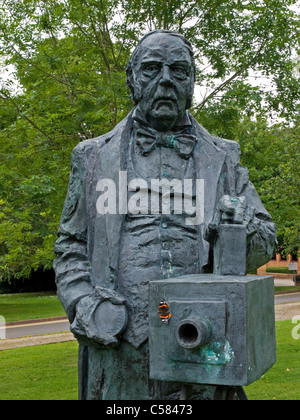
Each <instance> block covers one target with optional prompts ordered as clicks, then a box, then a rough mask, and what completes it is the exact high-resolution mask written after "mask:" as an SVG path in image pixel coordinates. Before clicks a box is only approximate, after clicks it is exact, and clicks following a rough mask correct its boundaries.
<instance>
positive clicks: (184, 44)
mask: <svg viewBox="0 0 300 420" xmlns="http://www.w3.org/2000/svg"><path fill="white" fill-rule="evenodd" d="M126 73H127V79H126V80H127V84H128V85H129V87H130V90H131V94H132V99H133V100H134V102H135V104H138V106H139V108H140V110H141V112H142V113H143V115H144V117H145V118H146V119H147V120H148V121H149V122H150V124H151V126H152V127H153V128H155V129H157V130H160V131H166V130H170V129H171V128H172V127H174V125H175V124H176V123H177V122H178V121H179V120H180V119H181V118H182V117H183V115H184V113H185V110H186V109H188V108H189V107H190V106H191V103H192V98H193V92H194V81H195V61H194V56H193V51H192V46H191V44H190V43H189V42H188V41H187V40H186V39H185V38H184V37H183V36H182V35H180V34H177V33H176V32H170V31H164V30H158V31H153V32H150V33H148V34H147V35H145V36H144V37H143V38H142V39H141V40H140V42H139V43H138V45H137V47H136V49H135V50H134V52H133V54H132V56H131V57H130V60H129V64H128V66H127V69H126Z"/></svg>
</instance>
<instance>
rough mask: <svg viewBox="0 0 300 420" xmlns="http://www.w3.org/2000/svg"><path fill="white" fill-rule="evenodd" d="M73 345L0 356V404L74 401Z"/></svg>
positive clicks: (74, 357)
mask: <svg viewBox="0 0 300 420" xmlns="http://www.w3.org/2000/svg"><path fill="white" fill-rule="evenodd" d="M77 349H78V344H77V341H70V342H66V343H58V344H48V345H43V346H34V347H22V348H18V349H11V350H5V351H1V352H0V400H76V399H77V395H78V391H77V357H78V355H77Z"/></svg>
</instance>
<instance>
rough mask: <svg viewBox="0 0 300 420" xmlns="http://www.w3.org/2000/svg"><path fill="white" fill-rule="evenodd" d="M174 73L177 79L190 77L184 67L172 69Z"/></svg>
mask: <svg viewBox="0 0 300 420" xmlns="http://www.w3.org/2000/svg"><path fill="white" fill-rule="evenodd" d="M172 72H173V74H174V76H175V77H178V78H179V79H184V78H186V77H187V76H188V74H187V71H186V69H185V68H184V67H178V66H176V67H172Z"/></svg>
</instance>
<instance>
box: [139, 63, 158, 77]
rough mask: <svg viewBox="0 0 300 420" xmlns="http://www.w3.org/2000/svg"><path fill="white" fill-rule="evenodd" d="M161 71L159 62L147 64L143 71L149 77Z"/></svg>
mask: <svg viewBox="0 0 300 420" xmlns="http://www.w3.org/2000/svg"><path fill="white" fill-rule="evenodd" d="M159 71H160V66H159V65H158V64H146V65H144V66H143V73H144V74H145V75H146V76H149V77H151V76H155V75H156V73H158V72H159Z"/></svg>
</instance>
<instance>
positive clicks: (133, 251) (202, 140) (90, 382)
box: [54, 30, 276, 400]
mask: <svg viewBox="0 0 300 420" xmlns="http://www.w3.org/2000/svg"><path fill="white" fill-rule="evenodd" d="M194 81H195V64H194V56H193V51H192V47H191V44H190V43H189V42H188V41H187V40H186V39H185V38H184V37H183V36H181V35H180V34H177V33H174V32H170V31H164V30H158V31H154V32H151V33H149V34H147V35H146V36H144V37H143V38H142V39H141V41H140V42H139V43H138V45H137V47H136V49H135V50H134V52H133V54H132V56H131V58H130V62H129V65H128V67H127V83H128V85H129V87H130V90H131V93H132V98H133V101H134V103H135V107H134V108H133V110H132V111H131V112H130V114H129V115H128V116H127V117H126V118H125V119H124V120H123V121H121V122H120V123H119V124H118V125H117V126H116V127H115V128H114V129H113V130H112V131H111V132H110V133H108V134H104V135H102V136H100V137H97V138H94V139H91V140H85V141H83V142H81V143H79V144H78V145H77V146H76V147H75V149H74V151H73V155H72V172H71V175H70V183H69V190H68V194H67V198H66V201H65V206H64V210H63V214H62V218H61V223H60V228H59V238H58V240H57V242H56V245H55V252H56V256H57V258H56V260H55V263H54V267H55V271H56V279H57V288H58V296H59V298H60V300H61V302H62V304H63V306H64V308H65V310H66V312H67V315H68V318H69V320H70V323H71V330H72V331H73V333H74V335H75V336H76V337H77V338H78V341H79V344H80V347H79V397H80V398H81V399H119V400H122V399H136V400H140V399H166V398H176V395H177V394H176V391H178V390H179V389H180V385H178V384H173V383H169V384H166V383H162V382H158V381H153V380H150V379H149V377H148V342H147V340H148V315H147V309H148V308H147V306H148V303H147V302H148V282H149V281H150V280H158V279H165V278H171V277H178V276H182V275H185V274H197V273H203V272H209V271H210V267H211V254H212V253H211V250H212V249H211V248H212V246H211V244H213V240H214V235H215V234H216V232H217V229H218V224H219V223H222V222H223V221H224V220H226V222H227V223H230V222H234V223H241V224H244V225H246V228H247V268H248V270H253V269H256V268H257V267H259V266H261V265H262V264H264V263H265V262H267V261H268V260H269V259H270V257H271V256H272V253H273V250H274V246H275V242H276V228H275V226H274V224H273V222H272V219H271V217H270V215H269V214H268V212H267V211H266V210H265V208H264V207H263V205H262V203H261V201H260V199H259V197H258V195H257V193H256V191H255V189H254V187H253V185H252V184H251V183H250V182H249V179H248V171H247V170H246V169H245V168H244V167H242V166H240V162H239V157H240V149H239V145H238V144H237V143H236V142H234V141H229V140H224V139H221V138H217V137H214V136H211V135H210V134H209V133H208V132H207V131H206V130H205V129H204V128H203V127H201V126H200V125H199V124H198V123H197V122H196V121H195V120H194V119H193V117H192V116H191V114H190V113H189V112H188V111H187V110H188V109H189V107H190V106H191V103H192V97H193V87H194ZM153 180H156V181H157V180H158V182H153ZM174 180H176V182H173V183H172V181H174ZM187 180H189V181H190V182H187ZM197 180H202V184H199V185H201V186H202V189H201V188H198V189H197ZM163 181H165V183H166V182H167V181H168V182H169V186H170V189H169V195H168V194H164V193H163V185H165V184H164V183H163ZM185 181H186V182H185ZM159 182H161V184H159ZM105 183H106V184H105ZM104 185H105V186H106V187H105V188H104ZM178 185H179V186H182V188H183V189H184V187H187V186H190V187H189V188H188V189H187V190H185V191H184V197H185V198H186V197H189V198H190V206H188V205H185V206H181V204H182V200H177V204H176V203H175V201H176V200H175V198H176V193H178V191H177V190H176V188H177V187H176V186H178ZM195 186H196V187H195ZM109 187H111V189H110V193H109V194H107V191H108V189H109ZM127 187H128V188H127ZM124 191H125V193H124ZM199 191H202V197H200V198H199V197H198V196H197V192H199ZM113 193H115V194H113ZM105 194H106V195H105ZM113 195H115V197H113ZM179 195H180V194H179ZM103 197H104V198H106V202H105V200H104V198H103ZM124 197H125V198H124ZM154 198H156V199H157V200H156V201H155V199H154ZM171 198H172V199H173V201H172V199H171ZM101 200H102V201H101ZM168 200H169V202H168ZM197 200H198V201H197ZM187 201H188V200H186V201H185V203H187ZM197 202H198V204H199V203H200V204H199V205H200V206H202V211H201V212H200V217H197V214H196V216H195V213H194V214H192V213H191V211H190V210H191V208H192V209H194V210H195V209H196V210H195V211H196V213H197V206H196V207H195V203H197ZM153 203H154V204H155V206H154V208H153V206H152V207H151V205H153ZM166 203H167V204H168V206H169V207H164V205H166ZM170 203H171V204H170ZM174 203H175V204H174ZM233 203H234V204H233ZM236 203H238V205H236ZM236 208H238V212H236V211H235V209H236ZM166 209H169V211H167V210H166ZM109 210H113V211H109ZM198 216H199V214H198ZM110 323H111V324H112V325H110ZM198 388H199V387H195V392H196V393H197V389H198ZM171 395H172V397H171Z"/></svg>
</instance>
